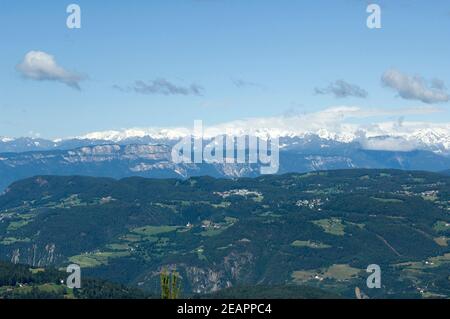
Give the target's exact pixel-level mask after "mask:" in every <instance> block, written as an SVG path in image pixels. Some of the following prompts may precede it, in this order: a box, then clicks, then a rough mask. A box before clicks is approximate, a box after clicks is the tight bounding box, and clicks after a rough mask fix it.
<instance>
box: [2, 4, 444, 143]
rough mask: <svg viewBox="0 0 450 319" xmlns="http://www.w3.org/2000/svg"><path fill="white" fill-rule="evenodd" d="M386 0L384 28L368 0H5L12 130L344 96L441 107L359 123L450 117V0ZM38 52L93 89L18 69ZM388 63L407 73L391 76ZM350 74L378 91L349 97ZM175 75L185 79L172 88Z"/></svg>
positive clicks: (174, 118) (262, 112)
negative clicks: (77, 20) (371, 24)
mask: <svg viewBox="0 0 450 319" xmlns="http://www.w3.org/2000/svg"><path fill="white" fill-rule="evenodd" d="M373 2H374V3H378V4H379V5H380V6H381V8H382V29H379V30H370V29H368V28H367V26H366V19H367V17H368V15H369V14H368V13H366V7H367V5H368V3H369V2H367V1H363V0H316V1H300V0H279V1H275V0H259V1H256V0H245V1H242V0H241V1H238V0H169V1H162V0H161V1H160V0H158V1H157V0H152V1H143V0H129V1H103V0H102V1H101V0H89V1H87V0H73V1H72V2H70V1H67V2H66V1H40V2H39V5H37V2H36V1H31V0H28V1H25V0H14V1H13V0H2V2H1V4H0V38H1V40H2V43H3V45H2V49H1V51H0V71H1V72H0V112H1V113H0V114H1V117H0V136H12V137H17V136H30V135H35V136H37V135H39V136H42V137H46V138H56V137H66V136H75V135H80V134H84V133H88V132H91V131H102V130H108V129H122V128H129V127H154V126H157V127H167V126H191V125H192V123H193V121H194V120H195V119H202V120H204V121H205V122H206V123H208V124H216V123H222V122H227V121H233V120H237V119H243V118H254V117H263V118H264V117H272V116H277V115H283V114H291V113H314V112H318V111H320V110H324V109H327V108H330V107H333V106H339V105H345V106H356V107H360V108H362V109H378V110H385V109H387V110H392V109H409V108H416V107H419V108H421V107H427V108H428V107H429V108H439V110H440V111H438V112H425V113H426V114H417V112H410V113H411V114H409V113H408V112H405V114H401V112H399V114H395V115H387V117H386V114H383V115H380V118H377V117H370V118H364V119H359V121H366V122H369V121H375V120H379V119H381V118H382V117H384V118H385V119H391V118H393V117H398V116H405V118H406V119H407V120H411V121H415V120H421V121H431V122H450V103H449V102H448V99H446V94H447V92H448V90H447V89H446V88H445V87H444V86H442V81H443V82H444V83H447V84H449V83H450V59H449V56H450V41H449V39H450V3H449V2H448V1H440V0H434V1H432V2H430V1H424V0H423V1H414V0H408V1H407V0H404V1H403V0H398V1H386V0H379V1H376V0H374V1H373ZM70 3H76V4H78V5H79V6H80V7H81V10H82V28H81V29H79V30H71V29H68V28H67V27H66V18H67V16H68V14H67V13H66V7H67V5H69V4H70ZM37 51H39V52H44V53H46V54H48V55H51V56H53V57H54V59H55V61H56V63H57V65H58V66H59V67H61V68H62V69H64V70H66V71H67V72H70V73H73V74H77V75H79V76H80V77H81V78H82V80H81V81H79V86H80V89H79V90H78V89H76V88H74V87H71V86H70V85H66V84H67V83H66V84H65V83H63V82H61V81H46V80H42V79H41V80H39V81H38V80H37V79H36V78H32V77H30V72H29V71H30V70H29V69H26V68H22V69H20V68H18V66H19V65H20V64H21V63H23V61H24V59H25V56H26V55H27V53H29V52H37ZM389 70H395V72H396V73H395V74H393V75H392V74H391V75H392V76H391V77H390V78H389V79H388V80H386V79H385V81H384V82H382V77H383V74H386V72H387V71H389ZM27 72H28V73H27ZM408 76H409V78H408ZM413 76H416V78H413ZM408 79H409V80H411V81H413V80H414V79H419V82H420V81H421V80H423V82H422V85H423V86H424V88H425V89H426V90H429V91H425V93H424V92H422V93H424V94H425V95H426V94H427V93H430V92H431V93H441V97H442V95H443V98H440V99H434V98H432V99H431V100H424V98H420V96H423V95H424V94H422V95H420V94H421V93H420V92H419V93H417V92H415V93H414V92H410V91H408V90H409V89H411V88H412V87H413V86H414V84H417V83H416V82H414V81H413V82H414V83H412V84H411V83H409V87H407V88H406V89H405V88H404V84H405V82H408ZM435 79H439V80H441V81H435ZM339 80H341V81H342V82H340V83H346V84H349V85H351V86H350V88H358V89H360V90H362V92H366V93H367V96H364V97H361V96H359V97H357V96H352V94H349V95H346V96H345V97H336V96H335V94H333V92H334V91H333V87H334V88H335V89H336V85H337V84H336V83H335V81H339ZM136 81H143V82H142V83H144V85H145V90H144V91H145V92H144V93H146V94H143V92H142V91H141V92H138V91H137V90H136V84H135V83H136ZM332 83H335V85H334V86H330V84H332ZM383 83H384V85H383ZM436 83H441V84H440V85H437V84H436ZM169 85H172V87H173V88H175V90H174V91H171V92H169V93H168V94H161V92H159V89H161V88H162V87H165V88H167V87H168V86H169ZM406 85H407V86H408V83H406ZM155 87H156V89H155ZM193 87H195V88H199V92H200V94H196V93H194V92H193V91H192V90H191V88H193ZM141 88H142V87H141ZM316 89H317V90H316ZM420 89H421V88H419V91H420ZM402 90H403V91H402ZM405 90H406V91H407V92H405ZM174 92H175V93H174ZM177 92H178V93H177ZM180 92H182V93H180ZM318 92H319V93H320V92H321V93H322V94H318ZM416 93H417V94H416ZM353 95H355V94H353Z"/></svg>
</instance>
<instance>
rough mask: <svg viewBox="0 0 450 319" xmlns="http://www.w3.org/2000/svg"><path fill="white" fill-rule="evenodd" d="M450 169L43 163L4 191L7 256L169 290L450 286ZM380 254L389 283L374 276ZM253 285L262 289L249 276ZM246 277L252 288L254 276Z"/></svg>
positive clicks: (342, 292)
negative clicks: (109, 168) (90, 171)
mask: <svg viewBox="0 0 450 319" xmlns="http://www.w3.org/2000/svg"><path fill="white" fill-rule="evenodd" d="M449 182H450V178H449V177H448V176H445V175H441V174H435V173H426V172H418V171H399V170H368V169H351V170H336V171H319V172H310V173H303V174H299V173H291V174H284V175H279V176H278V175H277V176H261V177H257V178H239V179H216V178H212V177H193V178H189V179H184V180H180V179H146V178H141V177H131V178H125V179H120V180H115V179H111V178H94V177H82V176H67V177H64V176H45V175H44V176H38V177H33V178H29V179H24V180H21V181H18V182H15V183H13V184H12V185H10V186H9V187H8V188H7V189H6V191H5V192H4V193H3V195H1V196H0V258H1V259H3V260H6V261H10V262H13V263H21V264H28V265H30V266H32V267H56V268H58V267H64V266H67V265H68V264H69V263H77V264H79V265H80V266H81V267H82V269H83V274H86V276H89V277H93V278H102V279H107V280H110V281H112V282H117V283H120V284H125V285H128V286H132V287H136V288H139V289H142V290H143V291H147V292H149V293H153V294H158V289H159V273H160V271H161V269H163V268H164V267H167V268H169V269H176V270H177V271H178V272H179V273H180V275H181V278H182V290H183V296H192V295H196V294H197V295H207V294H216V293H219V292H221V291H226V290H224V289H235V290H236V289H237V290H236V291H239V289H238V288H239V287H255V286H256V285H265V286H270V287H276V286H277V285H278V286H280V285H281V286H283V285H293V286H294V287H295V285H298V286H299V287H300V286H307V287H310V288H311V289H319V290H321V291H326V292H328V293H330V294H335V295H336V296H342V297H345V298H354V297H355V293H354V291H355V288H356V287H359V288H360V289H361V290H362V291H363V292H364V294H366V295H368V296H369V297H370V298H400V297H408V298H410V297H411V298H443V297H448V296H450V279H449V276H450V273H449V269H450V247H449V246H448V244H449V242H450V241H449V239H450V184H449ZM370 264H378V265H380V267H381V269H382V288H381V289H368V288H367V287H366V286H365V281H366V279H367V273H366V272H365V269H366V267H367V266H368V265H370ZM247 289H251V288H247ZM244 290H245V289H244Z"/></svg>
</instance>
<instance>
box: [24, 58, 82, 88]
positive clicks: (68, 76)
mask: <svg viewBox="0 0 450 319" xmlns="http://www.w3.org/2000/svg"><path fill="white" fill-rule="evenodd" d="M16 69H17V71H18V72H20V73H21V74H22V76H23V77H25V78H27V79H31V80H35V81H55V82H60V83H63V84H65V85H67V86H69V87H71V88H73V89H76V90H80V89H81V87H80V82H81V81H83V80H84V79H85V78H86V77H85V76H83V75H80V74H77V73H74V72H70V71H68V70H66V69H65V68H63V67H62V66H60V65H58V63H57V62H56V59H55V57H54V56H53V55H50V54H48V53H46V52H43V51H30V52H28V53H27V54H26V55H25V57H24V59H23V61H22V62H21V63H20V64H19V65H17V67H16Z"/></svg>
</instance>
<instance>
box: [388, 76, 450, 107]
mask: <svg viewBox="0 0 450 319" xmlns="http://www.w3.org/2000/svg"><path fill="white" fill-rule="evenodd" d="M381 81H382V83H383V84H384V85H386V86H387V87H390V88H392V89H394V90H396V91H397V93H398V95H399V96H401V97H402V98H404V99H407V100H418V101H422V102H424V103H427V104H433V103H443V102H448V101H450V95H449V93H448V92H447V91H446V88H445V84H444V82H443V81H442V80H439V79H433V80H432V83H431V85H429V83H428V82H427V81H426V80H425V79H424V78H423V77H421V76H418V75H415V76H411V75H408V74H404V73H402V72H400V71H398V70H395V69H390V70H388V71H386V72H385V73H384V74H383V76H382V78H381Z"/></svg>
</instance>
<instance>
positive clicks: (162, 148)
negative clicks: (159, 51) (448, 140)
mask: <svg viewBox="0 0 450 319" xmlns="http://www.w3.org/2000/svg"><path fill="white" fill-rule="evenodd" d="M286 142H287V141H286ZM448 167H450V157H446V156H441V155H438V154H435V153H433V152H429V151H410V152H389V151H369V150H364V149H362V148H361V147H360V146H359V145H358V144H356V143H349V144H347V143H338V142H335V141H325V140H321V139H318V138H313V137H310V138H309V139H301V140H299V139H291V140H289V143H287V144H283V148H282V151H281V153H280V168H279V173H280V174H283V173H289V172H309V171H315V170H329V169H345V168H394V169H409V170H429V171H442V170H445V169H447V168H448ZM260 168H261V165H259V164H251V165H250V164H214V165H212V164H205V163H204V164H175V163H173V162H172V161H171V147H170V145H146V144H129V145H118V144H108V145H96V146H85V147H81V148H76V149H71V150H53V151H34V152H25V153H2V154H0V176H1V179H0V190H2V189H4V188H6V187H7V186H8V185H9V184H10V183H12V182H14V181H17V180H20V179H23V178H28V177H32V176H36V175H87V176H97V177H113V178H123V177H130V176H142V177H152V178H188V177H192V176H204V175H209V176H213V177H229V178H235V177H255V176H258V175H259V174H260Z"/></svg>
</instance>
